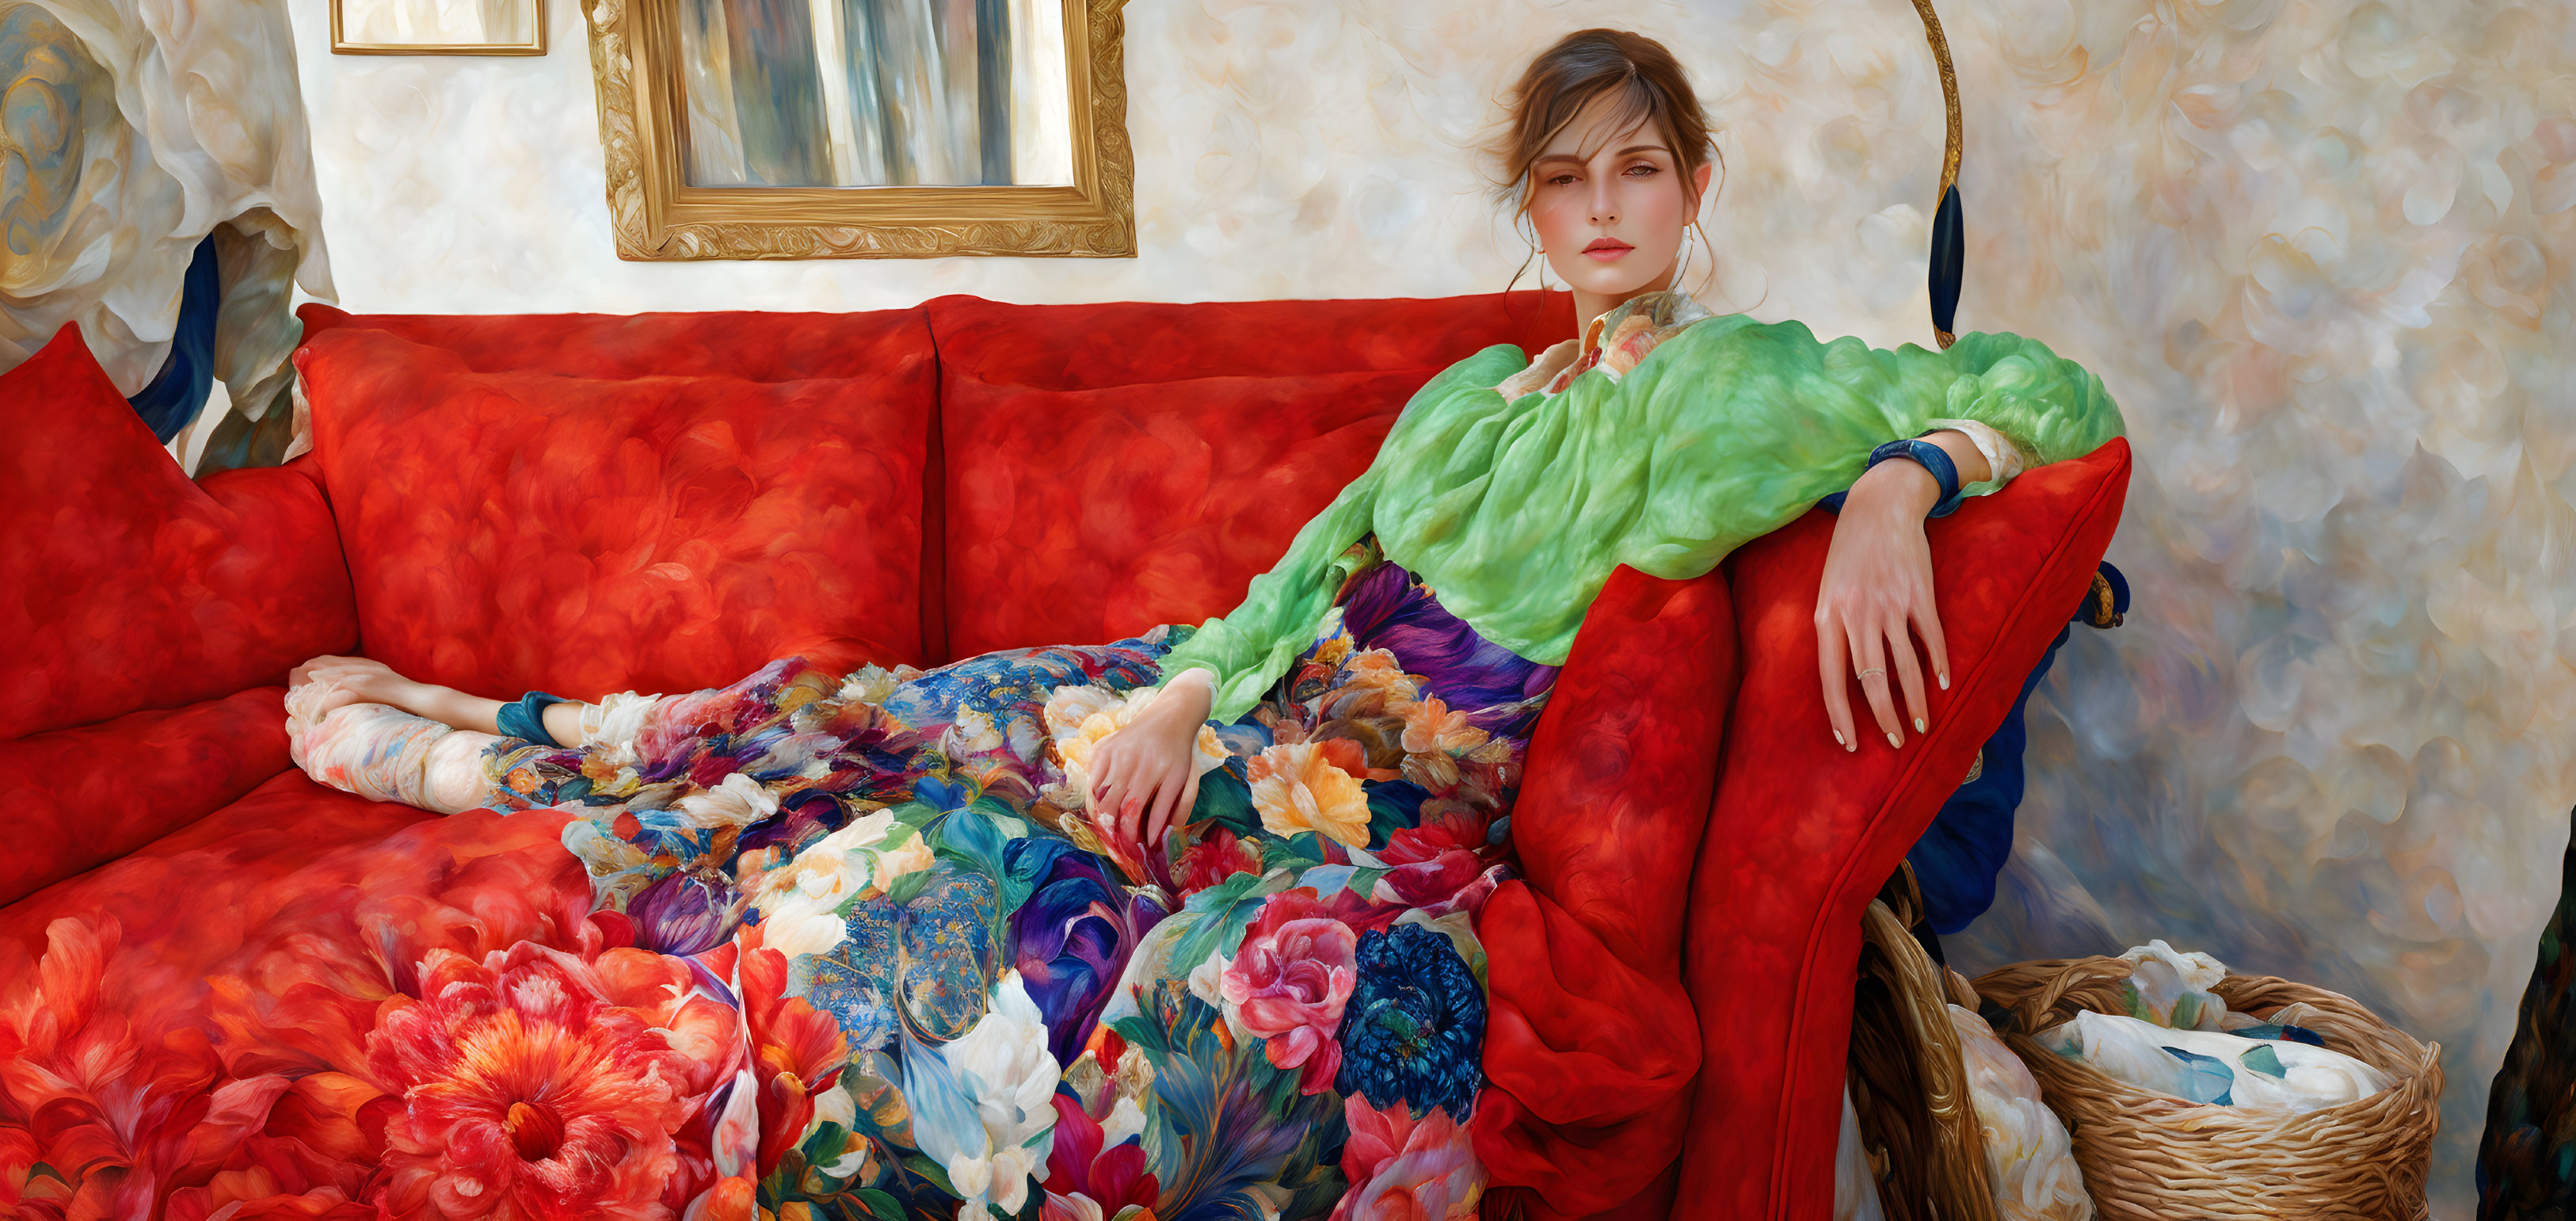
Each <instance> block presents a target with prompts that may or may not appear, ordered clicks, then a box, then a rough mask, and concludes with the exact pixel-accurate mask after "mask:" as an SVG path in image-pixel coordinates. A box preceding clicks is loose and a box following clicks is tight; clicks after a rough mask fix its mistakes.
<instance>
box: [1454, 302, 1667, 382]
mask: <svg viewBox="0 0 2576 1221" xmlns="http://www.w3.org/2000/svg"><path fill="white" fill-rule="evenodd" d="M1713 317H1716V314H1715V313H1714V312H1712V311H1711V310H1710V309H1709V308H1708V307H1707V306H1705V305H1702V304H1700V303H1699V301H1698V300H1697V299H1696V298H1694V297H1692V296H1691V295H1690V294H1689V293H1685V292H1674V291H1665V292H1655V293H1643V294H1640V295H1638V296H1634V297H1630V298H1628V299H1627V300H1625V301H1622V302H1620V303H1619V304H1617V305H1614V306H1612V307H1610V308H1609V309H1606V310H1603V311H1601V316H1600V317H1598V318H1594V319H1593V320H1592V322H1591V325H1589V326H1586V327H1584V328H1583V335H1582V337H1581V338H1580V339H1579V340H1578V339H1568V340H1564V341H1562V342H1560V343H1558V344H1556V345H1555V346H1553V347H1550V348H1549V349H1547V350H1546V351H1544V352H1541V353H1539V355H1538V357H1537V359H1535V360H1532V361H1531V362H1530V363H1529V367H1527V368H1525V369H1523V370H1521V371H1520V372H1519V373H1516V374H1513V375H1512V376H1510V377H1508V378H1505V379H1503V381H1502V383H1501V384H1499V385H1497V386H1496V387H1495V389H1496V390H1499V391H1501V392H1502V394H1503V397H1504V398H1505V399H1516V398H1519V397H1520V396H1522V395H1524V394H1529V393H1532V392H1541V393H1546V394H1561V393H1563V392H1564V391H1565V388H1566V387H1567V386H1570V385H1572V384H1573V383H1574V379H1575V378H1577V377H1580V376H1582V375H1583V374H1585V373H1587V372H1590V371H1591V370H1593V369H1596V368H1597V369H1600V370H1602V371H1603V372H1605V373H1607V374H1608V375H1609V376H1610V378H1611V379H1612V380H1613V381H1615V380H1617V379H1619V378H1621V377H1624V376H1626V375H1627V373H1628V371H1629V370H1631V369H1634V368H1636V367H1637V364H1638V362H1640V361H1643V360H1644V359H1646V353H1648V352H1651V351H1653V350H1654V347H1655V345H1656V344H1658V343H1662V342H1663V341H1664V340H1666V339H1669V338H1671V337H1672V336H1674V335H1676V334H1678V333H1680V331H1681V330H1682V328H1684V327H1686V326H1689V325H1690V324H1692V323H1694V322H1698V321H1701V320H1702V319H1706V318H1713Z"/></svg>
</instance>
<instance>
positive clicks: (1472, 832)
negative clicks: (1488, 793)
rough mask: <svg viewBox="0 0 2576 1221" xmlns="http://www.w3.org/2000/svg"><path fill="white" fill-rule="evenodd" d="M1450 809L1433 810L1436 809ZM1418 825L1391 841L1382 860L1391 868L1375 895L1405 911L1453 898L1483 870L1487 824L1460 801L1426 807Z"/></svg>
mask: <svg viewBox="0 0 2576 1221" xmlns="http://www.w3.org/2000/svg"><path fill="white" fill-rule="evenodd" d="M1435 804H1437V805H1441V806H1446V807H1450V808H1447V809H1444V810H1441V811H1440V812H1439V813H1436V814H1435V813H1434V812H1433V807H1434V805H1435ZM1422 806H1423V820H1422V825H1421V826H1419V827H1407V828H1405V829H1404V830H1401V831H1397V832H1395V833H1394V834H1392V835H1389V836H1388V837H1387V841H1386V851H1384V852H1381V853H1379V854H1378V859H1380V860H1382V861H1385V862H1386V863H1387V864H1388V865H1390V866H1392V868H1391V869H1389V870H1388V871H1387V874H1386V876H1384V877H1382V878H1380V879H1378V883H1377V886H1376V888H1375V891H1374V894H1375V897H1376V898H1377V899H1378V900H1379V901H1380V902H1387V903H1396V904H1400V905H1402V906H1404V907H1428V906H1430V905H1432V904H1435V903H1438V902H1440V901H1442V900H1444V899H1447V898H1449V897H1450V896H1451V895H1454V894H1457V893H1458V891H1459V889H1460V888H1462V887H1464V886H1466V885H1467V884H1468V883H1469V882H1473V881H1475V880H1476V875H1477V874H1478V873H1481V872H1483V871H1484V868H1485V858H1484V856H1483V854H1482V851H1481V850H1482V849H1483V848H1484V846H1485V820H1484V819H1482V818H1480V817H1478V816H1477V815H1476V814H1475V813H1474V812H1473V811H1471V810H1469V809H1468V808H1467V807H1465V806H1463V805H1460V804H1459V803H1457V802H1454V801H1452V802H1441V801H1438V800H1437V799H1434V800H1433V801H1426V802H1424V803H1422Z"/></svg>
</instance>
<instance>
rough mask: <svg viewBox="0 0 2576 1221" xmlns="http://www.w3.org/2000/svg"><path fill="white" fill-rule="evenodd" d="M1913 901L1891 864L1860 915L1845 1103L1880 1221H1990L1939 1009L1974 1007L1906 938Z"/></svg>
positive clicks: (1910, 888) (1918, 902) (1964, 1080)
mask: <svg viewBox="0 0 2576 1221" xmlns="http://www.w3.org/2000/svg"><path fill="white" fill-rule="evenodd" d="M1922 904H1923V900H1922V892H1921V891H1920V890H1918V889H1916V887H1915V884H1914V875H1913V871H1911V870H1909V869H1900V870H1899V871H1898V873H1897V876H1896V877H1893V878H1890V879H1889V880H1888V884H1887V886H1886V887H1885V888H1884V889H1882V890H1881V891H1880V892H1879V897H1878V898H1877V899H1874V900H1871V902H1870V905H1869V909H1868V911H1867V912H1866V913H1865V914H1864V915H1863V916H1862V918H1861V958H1860V977H1859V979H1858V980H1857V981H1856V982H1855V986H1854V988H1853V994H1852V1037H1851V1052H1850V1060H1849V1062H1848V1064H1847V1068H1848V1070H1849V1080H1850V1083H1851V1092H1852V1109H1853V1111H1854V1112H1855V1113H1856V1114H1857V1115H1858V1117H1859V1119H1860V1131H1861V1142H1862V1145H1863V1146H1864V1148H1866V1149H1867V1150H1868V1152H1869V1155H1870V1162H1871V1170H1872V1174H1873V1177H1875V1178H1876V1179H1877V1180H1878V1194H1879V1201H1880V1203H1881V1206H1882V1207H1883V1209H1884V1211H1885V1213H1886V1216H1887V1217H1888V1218H1889V1221H1995V1218H1996V1215H1997V1214H1996V1209H1995V1202H1994V1194H1993V1189H1992V1188H1991V1187H1990V1186H1989V1185H1988V1183H1987V1179H1986V1150H1985V1139H1984V1135H1983V1134H1982V1133H1981V1132H1980V1131H1979V1128H1978V1124H1977V1115H1976V1110H1975V1108H1974V1107H1973V1106H1971V1105H1970V1103H1969V1099H1968V1077H1967V1071H1966V1069H1965V1067H1964V1066H1963V1065H1962V1064H1961V1063H1960V1054H1959V1035H1958V1031H1957V1029H1956V1028H1954V1027H1953V1026H1951V1024H1950V1014H1949V1009H1948V1006H1949V1005H1950V1003H1951V1002H1952V1001H1954V1000H1961V998H1962V997H1964V998H1965V999H1964V1000H1963V1001H1962V1003H1964V1004H1966V1005H1967V1006H1969V1007H1970V1008H1974V1007H1975V1006H1976V998H1975V996H1974V994H1973V993H1969V992H1968V982H1967V981H1966V980H1964V979H1961V978H1959V976H1958V975H1956V974H1954V973H1952V972H1949V971H1945V970H1942V969H1941V968H1940V967H1939V966H1937V965H1935V964H1934V963H1933V961H1932V958H1931V955H1929V954H1926V953H1924V951H1923V946H1922V944H1921V943H1919V942H1917V941H1916V940H1915V939H1914V934H1913V933H1912V932H1911V931H1910V930H1911V928H1912V926H1913V924H1914V923H1915V922H1916V921H1917V920H1918V919H1919V918H1920V913H1921V912H1922V910H1923V906H1922Z"/></svg>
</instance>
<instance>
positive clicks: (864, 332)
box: [296, 312, 936, 699]
mask: <svg viewBox="0 0 2576 1221" xmlns="http://www.w3.org/2000/svg"><path fill="white" fill-rule="evenodd" d="M408 321H410V322H416V323H419V324H420V325H418V326H416V327H415V328H414V329H415V331H416V332H425V333H427V334H429V335H431V336H432V337H440V336H443V337H445V338H447V339H450V340H452V341H457V342H462V343H465V345H466V350H465V351H464V352H463V353H459V352H456V351H451V350H448V349H445V348H439V347H431V346H425V345H422V344H418V343H413V342H411V341H409V340H406V339H404V338H401V337H400V336H399V335H397V334H395V333H393V332H391V331H386V330H378V329H375V328H373V327H372V326H368V325H361V324H358V323H355V322H343V323H342V324H341V325H337V326H334V327H330V328H328V329H324V330H322V331H321V332H320V333H319V334H317V335H315V336H313V337H312V338H311V339H309V340H308V341H307V342H306V343H305V344H304V346H303V347H301V348H299V349H298V351H297V355H296V361H297V364H298V367H299V368H300V369H301V370H302V371H303V374H304V377H305V385H306V389H307V394H308V398H309V400H310V401H311V403H312V413H313V439H314V453H315V456H316V457H317V458H318V459H319V461H320V465H321V469H322V472H323V477H324V480H325V482H326V484H327V485H328V487H329V488H330V492H331V500H332V509H333V512H334V514H335V515H336V516H337V518H338V519H339V524H340V536H341V539H342V541H343V544H344V546H345V548H346V550H347V552H348V556H349V571H350V575H351V578H352V580H353V582H354V586H355V590H356V595H357V605H358V621H359V635H360V638H361V640H362V641H363V644H364V647H365V649H366V651H367V654H368V655H369V656H371V657H374V658H376V659H378V660H380V661H383V662H384V663H385V664H387V665H389V666H392V667H393V668H395V669H396V670H399V671H401V672H403V673H405V674H408V675H411V676H413V677H416V678H420V679H424V680H427V681H430V682H436V683H442V684H445V685H449V686H454V687H458V688H461V689H464V690H469V691H475V692H478V693H482V694H486V695H491V696H496V697H511V696H516V695H517V694H518V693H519V692H521V691H524V690H528V689H532V688H542V689H546V690H552V691H556V692H559V693H561V694H563V695H567V696H572V697H575V698H584V699H595V698H597V697H599V696H600V695H602V694H605V693H607V692H611V691H617V690H626V689H633V690H642V691H686V690H694V689H697V688H700V687H708V686H718V685H722V684H724V683H728V682H732V681H733V680H735V679H737V678H740V677H741V676H743V675H745V674H748V673H750V672H751V671H753V670H756V669H758V668H759V667H760V666H761V664H762V663H763V662H766V661H768V660H770V659H771V658H773V657H780V656H787V655H791V654H801V655H803V656H805V657H807V658H810V659H811V660H813V661H815V662H816V663H818V664H823V665H827V666H846V667H856V666H857V665H859V664H861V663H863V662H871V661H873V662H880V663H884V664H889V665H890V664H894V663H897V662H910V663H915V664H926V663H928V662H929V661H930V660H932V659H931V658H930V657H929V656H928V655H927V652H926V650H925V649H924V647H923V643H922V620H923V601H922V582H921V556H922V550H923V547H924V534H923V530H922V508H923V500H922V486H923V481H924V478H925V472H926V471H927V469H928V462H929V447H930V436H931V430H932V428H933V427H934V424H935V420H936V404H935V402H934V400H933V395H934V394H935V391H936V382H935V380H934V377H933V371H932V358H931V351H930V345H929V341H928V331H927V330H926V329H925V328H924V327H923V326H922V324H921V320H920V316H919V314H918V313H915V312H895V313H880V314H863V315H849V316H845V317H842V318H841V319H839V320H838V324H839V326H840V328H841V332H840V333H841V334H842V335H843V336H844V337H845V339H846V340H847V346H848V347H849V348H850V349H851V350H856V351H864V352H866V353H867V360H866V361H864V362H853V367H850V368H848V369H846V370H844V371H845V372H847V373H848V376H842V377H829V378H813V379H803V380H792V381H790V380H781V381H751V380H746V379H743V378H738V377H726V376H663V375H653V376H633V375H631V374H632V370H631V369H630V368H627V367H624V366H622V365H621V364H620V361H621V360H627V359H628V358H631V357H634V356H636V355H637V353H633V352H628V351H625V350H624V349H622V348H620V347H619V342H620V341H618V340H617V339H615V338H614V337H616V336H624V337H626V340H627V341H632V342H640V340H637V339H636V338H635V337H636V336H637V335H638V334H639V333H640V332H639V331H638V330H637V328H636V327H634V326H633V325H631V321H632V320H627V319H615V318H596V317H594V318H590V319H573V320H571V321H569V322H568V321H566V320H564V319H560V318H557V319H543V318H539V319H529V320H527V321H526V323H525V325H524V327H498V326H493V325H491V324H489V323H488V322H481V321H477V322H476V323H474V324H473V325H471V326H463V325H444V326H443V325H436V324H433V323H432V322H427V321H423V320H408ZM648 321H650V322H651V323H652V324H653V325H652V326H651V327H650V328H647V329H649V330H650V331H652V332H654V333H656V334H658V335H659V336H660V337H661V338H663V339H667V340H671V341H672V342H671V346H670V348H669V349H668V350H669V352H670V354H672V356H673V357H674V360H675V361H676V362H677V363H678V364H679V365H680V366H681V367H683V368H697V367H699V366H702V365H703V364H705V363H706V362H707V361H708V359H709V357H710V354H715V355H720V354H721V353H722V352H724V351H726V350H728V348H729V347H730V346H731V342H732V341H731V340H730V339H729V338H728V335H729V334H738V335H739V336H740V339H741V343H742V346H743V347H744V348H746V349H747V350H751V351H755V352H764V351H765V352H768V353H770V354H772V355H774V354H775V350H776V349H775V345H767V346H764V345H765V340H764V337H765V336H770V335H772V334H773V332H774V331H776V330H777V329H778V327H777V325H776V324H775V322H774V320H773V319H772V318H771V317H770V316H767V315H759V314H731V315H705V316H701V317H698V318H693V319H674V318H667V317H666V318H661V319H652V320H648ZM575 323H596V324H598V325H597V327H595V328H594V329H592V330H589V331H585V330H583V329H582V327H581V326H579V325H575ZM523 331H524V332H528V333H540V334H546V335H549V336H551V337H552V339H553V340H554V341H555V346H554V347H553V348H552V349H550V350H552V351H554V352H556V353H558V354H560V355H561V356H563V358H564V366H565V367H569V368H572V369H574V370H577V371H581V372H601V373H608V374H612V375H613V376H606V377H589V376H565V375H564V374H563V373H561V372H557V371H552V370H530V369H527V368H511V367H509V366H511V365H512V364H513V363H514V362H518V361H521V360H524V359H527V358H530V357H533V356H536V355H541V354H543V352H544V351H547V350H549V349H545V348H532V347H530V346H528V345H525V344H522V343H519V342H517V339H516V337H517V336H518V335H520V334H521V333H522V332H523ZM603 335H605V336H607V337H605V338H604V337H603ZM460 336H461V337H462V338H460ZM486 339H489V340H493V341H494V342H493V344H492V346H476V343H477V342H479V341H481V340H486ZM478 365H480V366H481V367H482V368H483V369H484V370H485V371H477V366H478ZM758 371H761V372H767V373H772V374H777V373H786V372H793V370H788V369H782V368H779V367H776V366H770V367H765V368H762V369H759V370H758Z"/></svg>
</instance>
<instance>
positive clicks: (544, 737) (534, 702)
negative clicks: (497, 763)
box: [492, 691, 565, 747]
mask: <svg viewBox="0 0 2576 1221" xmlns="http://www.w3.org/2000/svg"><path fill="white" fill-rule="evenodd" d="M564 702H565V700H564V697H562V696H560V695H548V694H546V693H545V692H543V691H531V692H529V693H527V694H526V695H523V696H520V697H519V698H518V700H517V701H516V702H513V703H508V704H503V705H501V711H500V713H499V714H498V715H496V716H494V717H493V718H492V719H493V721H495V722H496V723H497V725H498V728H499V729H500V730H501V736H502V737H505V738H517V739H520V740H521V741H525V742H534V743H536V744H538V745H540V746H555V747H560V746H562V745H563V743H561V742H558V741H555V737H554V735H553V734H550V733H547V732H546V709H548V708H551V707H553V706H555V705H556V704H561V703H564Z"/></svg>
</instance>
